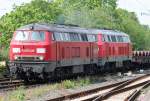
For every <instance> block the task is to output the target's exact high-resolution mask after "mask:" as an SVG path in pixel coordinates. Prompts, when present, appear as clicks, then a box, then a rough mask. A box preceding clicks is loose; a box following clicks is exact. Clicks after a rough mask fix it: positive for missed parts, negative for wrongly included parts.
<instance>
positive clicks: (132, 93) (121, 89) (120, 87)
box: [47, 74, 150, 101]
mask: <svg viewBox="0 0 150 101" xmlns="http://www.w3.org/2000/svg"><path fill="white" fill-rule="evenodd" d="M149 85H150V74H146V75H144V76H140V77H137V78H135V79H131V80H126V81H122V82H118V83H114V84H110V85H106V86H102V87H98V88H94V89H91V90H87V91H82V92H78V93H73V94H66V95H63V96H61V97H57V98H53V99H48V100H47V101H64V100H66V101H67V100H69V101H102V100H106V101H134V99H136V97H137V96H138V95H139V94H140V92H141V90H142V89H144V88H145V87H147V86H149ZM118 96H119V97H120V98H118ZM118 99H119V100H118Z"/></svg>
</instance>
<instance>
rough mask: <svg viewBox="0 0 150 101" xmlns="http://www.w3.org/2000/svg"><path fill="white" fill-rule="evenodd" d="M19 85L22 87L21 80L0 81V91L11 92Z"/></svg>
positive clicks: (7, 79) (4, 79)
mask: <svg viewBox="0 0 150 101" xmlns="http://www.w3.org/2000/svg"><path fill="white" fill-rule="evenodd" d="M21 85H24V82H23V80H15V79H13V80H11V79H10V78H2V79H0V91H7V90H13V89H15V88H16V87H19V86H21Z"/></svg>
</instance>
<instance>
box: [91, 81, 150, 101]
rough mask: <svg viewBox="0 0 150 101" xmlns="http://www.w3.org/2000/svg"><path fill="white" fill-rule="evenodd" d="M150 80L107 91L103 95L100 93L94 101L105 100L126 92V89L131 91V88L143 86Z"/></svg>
mask: <svg viewBox="0 0 150 101" xmlns="http://www.w3.org/2000/svg"><path fill="white" fill-rule="evenodd" d="M149 82H150V80H148V81H144V82H141V83H138V84H135V85H132V86H129V87H125V88H121V89H118V90H114V91H111V92H108V93H105V94H103V95H100V96H99V97H97V98H96V99H94V100H93V101H101V100H105V99H107V98H109V97H111V96H114V95H117V94H119V93H123V92H126V91H129V90H132V89H135V88H137V87H141V86H143V85H145V84H147V83H149Z"/></svg>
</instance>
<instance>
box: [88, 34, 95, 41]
mask: <svg viewBox="0 0 150 101" xmlns="http://www.w3.org/2000/svg"><path fill="white" fill-rule="evenodd" d="M87 36H88V41H89V42H96V36H95V35H87Z"/></svg>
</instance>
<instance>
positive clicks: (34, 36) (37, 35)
mask: <svg viewBox="0 0 150 101" xmlns="http://www.w3.org/2000/svg"><path fill="white" fill-rule="evenodd" d="M31 40H33V41H44V40H45V33H44V32H36V31H33V32H31Z"/></svg>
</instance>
